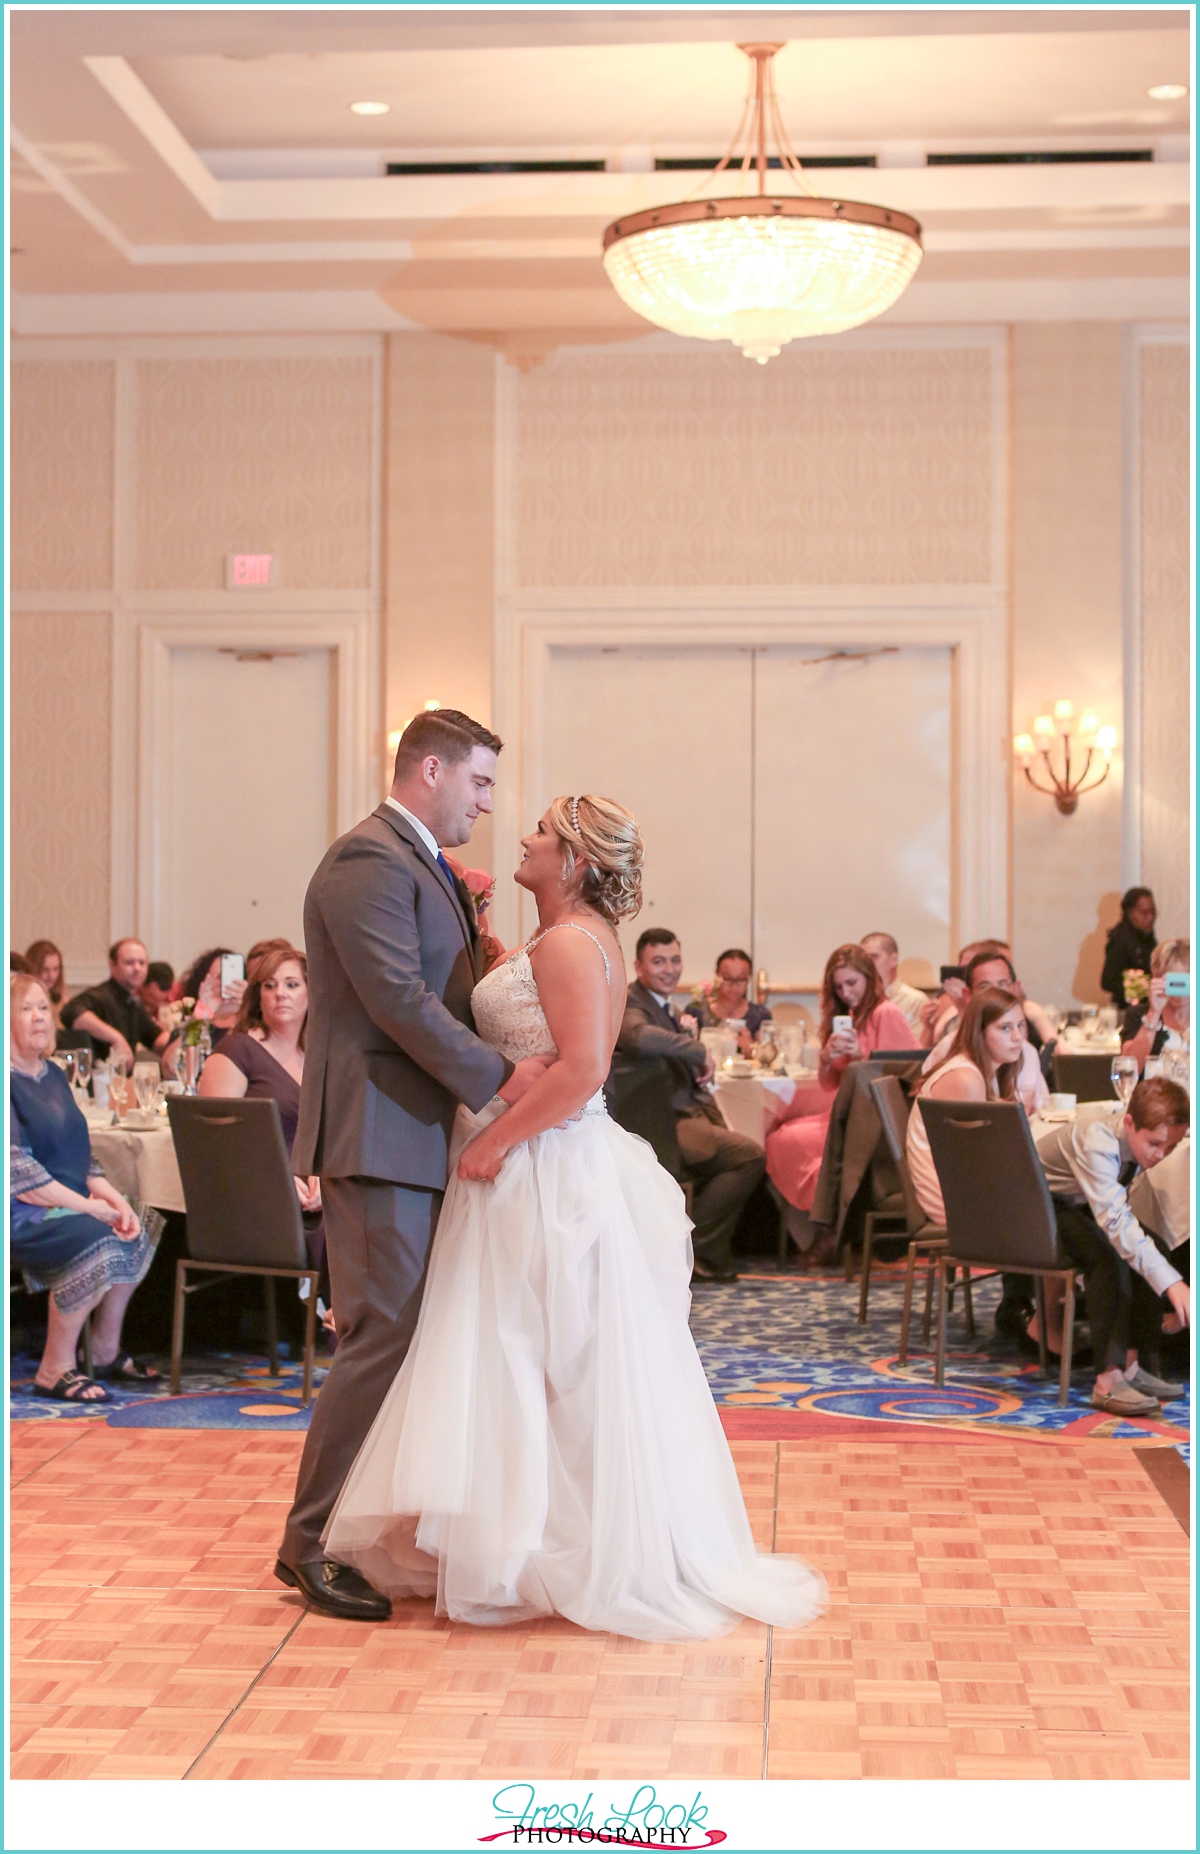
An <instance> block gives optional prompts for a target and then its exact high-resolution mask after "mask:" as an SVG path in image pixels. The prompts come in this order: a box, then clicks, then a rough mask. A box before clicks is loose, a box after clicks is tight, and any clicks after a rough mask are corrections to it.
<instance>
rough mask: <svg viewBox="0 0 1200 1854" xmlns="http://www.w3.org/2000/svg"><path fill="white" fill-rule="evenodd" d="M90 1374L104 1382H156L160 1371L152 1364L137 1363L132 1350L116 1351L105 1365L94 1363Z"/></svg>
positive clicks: (159, 1376)
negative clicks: (114, 1355) (113, 1356)
mask: <svg viewBox="0 0 1200 1854" xmlns="http://www.w3.org/2000/svg"><path fill="white" fill-rule="evenodd" d="M92 1376H93V1377H94V1378H96V1379H100V1378H103V1379H104V1381H105V1383H106V1384H157V1383H158V1382H159V1380H160V1379H161V1377H162V1373H161V1372H160V1371H156V1370H155V1368H154V1366H153V1365H139V1364H138V1362H137V1360H136V1358H134V1356H133V1353H132V1352H118V1353H117V1356H116V1357H115V1358H110V1359H109V1361H108V1363H107V1365H96V1364H94V1365H93V1366H92Z"/></svg>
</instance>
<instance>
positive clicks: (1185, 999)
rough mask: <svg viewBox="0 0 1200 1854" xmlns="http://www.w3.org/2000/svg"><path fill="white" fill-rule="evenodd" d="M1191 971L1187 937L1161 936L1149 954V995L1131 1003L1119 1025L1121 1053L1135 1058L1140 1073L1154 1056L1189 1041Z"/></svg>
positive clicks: (1189, 944) (1190, 1028) (1190, 945)
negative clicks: (1138, 1002)
mask: <svg viewBox="0 0 1200 1854" xmlns="http://www.w3.org/2000/svg"><path fill="white" fill-rule="evenodd" d="M1191 972H1192V943H1191V941H1190V940H1163V941H1162V942H1161V943H1160V944H1159V945H1158V946H1156V947H1155V949H1154V951H1153V953H1152V954H1151V955H1150V996H1149V997H1148V998H1147V999H1146V1000H1145V1001H1144V1002H1143V1003H1142V1004H1131V1005H1130V1006H1129V1009H1128V1010H1127V1011H1126V1013H1125V1021H1124V1023H1123V1024H1122V1025H1121V1054H1122V1055H1123V1056H1132V1057H1133V1058H1134V1060H1135V1061H1136V1063H1137V1065H1138V1073H1139V1074H1141V1073H1143V1072H1144V1070H1145V1067H1146V1064H1147V1062H1151V1061H1153V1059H1154V1057H1155V1056H1161V1055H1162V1054H1163V1053H1164V1051H1166V1050H1168V1049H1182V1048H1183V1047H1184V1045H1185V1044H1186V1043H1189V1042H1190V1041H1191V1034H1192V998H1191ZM1185 978H1186V981H1187V984H1186V989H1185V987H1184V984H1183V980H1184V979H1185Z"/></svg>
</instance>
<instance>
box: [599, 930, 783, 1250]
mask: <svg viewBox="0 0 1200 1854" xmlns="http://www.w3.org/2000/svg"><path fill="white" fill-rule="evenodd" d="M633 969H634V974H635V977H634V982H633V984H632V985H631V986H630V987H629V999H628V1003H627V1006H626V1010H625V1016H624V1019H623V1021H622V1024H621V1033H620V1035H619V1037H618V1038H617V1048H618V1049H619V1050H620V1051H621V1052H622V1054H624V1055H632V1056H665V1057H666V1058H667V1061H668V1062H669V1064H670V1067H671V1071H672V1074H673V1075H674V1077H675V1083H676V1086H675V1094H674V1100H673V1103H672V1104H673V1106H674V1109H675V1126H676V1131H677V1133H678V1136H679V1152H680V1157H681V1159H682V1161H683V1173H684V1177H685V1178H687V1179H689V1180H690V1181H691V1182H692V1184H693V1185H694V1187H695V1190H694V1195H693V1198H692V1221H693V1224H694V1226H695V1227H694V1228H693V1231H692V1252H693V1257H694V1262H695V1271H696V1273H697V1275H699V1276H701V1277H704V1278H709V1279H712V1280H714V1281H736V1280H737V1274H736V1271H735V1269H734V1266H733V1232H734V1228H735V1227H736V1224H737V1220H738V1217H739V1216H740V1215H741V1212H742V1208H743V1206H744V1204H745V1203H746V1200H747V1198H748V1197H749V1196H750V1194H751V1192H752V1191H753V1190H754V1188H755V1186H756V1185H757V1184H758V1183H759V1181H760V1179H761V1178H762V1175H763V1154H762V1147H761V1146H759V1145H758V1144H757V1143H756V1142H755V1141H754V1140H752V1139H746V1138H745V1137H744V1136H743V1135H742V1134H741V1133H732V1132H730V1130H729V1128H728V1127H727V1126H726V1125H725V1122H724V1120H723V1119H722V1117H721V1110H720V1108H719V1107H718V1106H717V1104H716V1102H715V1101H714V1100H713V1098H712V1096H711V1094H709V1092H708V1090H707V1089H706V1087H705V1086H704V1084H705V1083H706V1082H708V1081H711V1079H712V1074H713V1065H712V1063H711V1061H710V1060H709V1056H708V1051H707V1050H706V1049H705V1047H704V1045H703V1043H701V1042H699V1041H698V1039H697V1038H696V1037H694V1036H689V1035H688V1034H687V1032H686V1031H684V1030H683V1029H681V1027H680V1020H679V1017H678V1015H677V1013H676V1011H675V1009H674V1007H673V1006H672V1004H671V993H672V992H673V991H674V990H675V987H676V986H677V985H678V983H679V978H680V974H681V973H682V971H683V954H682V953H681V951H680V948H679V941H678V940H677V939H676V937H675V935H674V934H673V933H672V932H671V931H670V929H669V928H667V927H648V928H647V929H646V930H645V932H644V933H642V934H640V935H639V936H638V942H637V947H636V950H635V954H634V966H633Z"/></svg>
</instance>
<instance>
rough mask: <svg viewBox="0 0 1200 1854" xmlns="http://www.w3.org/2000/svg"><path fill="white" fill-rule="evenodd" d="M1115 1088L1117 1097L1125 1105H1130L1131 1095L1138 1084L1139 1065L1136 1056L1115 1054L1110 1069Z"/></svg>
mask: <svg viewBox="0 0 1200 1854" xmlns="http://www.w3.org/2000/svg"><path fill="white" fill-rule="evenodd" d="M1109 1076H1110V1078H1111V1080H1112V1085H1113V1090H1114V1092H1115V1094H1116V1096H1117V1099H1118V1100H1119V1101H1120V1102H1122V1103H1123V1105H1124V1106H1125V1107H1128V1106H1129V1102H1130V1097H1131V1096H1132V1094H1133V1091H1134V1089H1135V1088H1136V1087H1137V1085H1138V1065H1137V1057H1136V1056H1114V1057H1113V1059H1112V1067H1111V1069H1110V1070H1109Z"/></svg>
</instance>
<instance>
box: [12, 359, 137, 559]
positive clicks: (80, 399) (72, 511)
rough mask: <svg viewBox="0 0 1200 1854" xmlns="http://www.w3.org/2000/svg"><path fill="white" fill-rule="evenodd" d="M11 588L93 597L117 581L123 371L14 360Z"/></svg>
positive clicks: (101, 364)
mask: <svg viewBox="0 0 1200 1854" xmlns="http://www.w3.org/2000/svg"><path fill="white" fill-rule="evenodd" d="M10 390H11V420H12V425H11V431H12V436H11V460H12V481H11V494H12V516H11V522H12V525H11V548H12V555H11V560H10V570H9V583H10V585H12V586H13V587H14V588H16V589H19V590H20V591H22V592H92V591H97V590H100V589H101V588H105V587H108V586H109V585H111V583H112V570H113V569H112V551H113V412H114V398H115V368H114V366H113V363H112V362H111V361H108V360H94V361H93V360H69V361H34V360H29V361H26V360H20V359H18V358H14V362H13V367H12V376H11V389H10Z"/></svg>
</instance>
